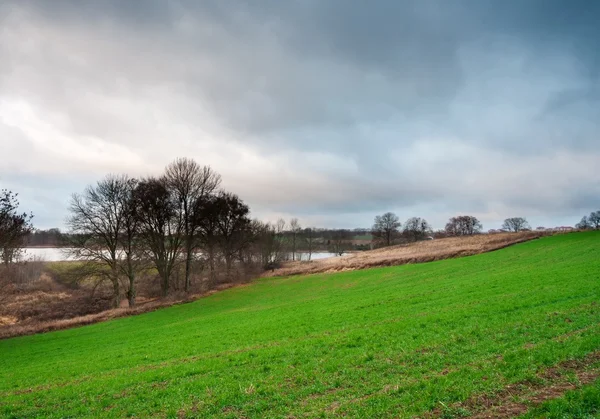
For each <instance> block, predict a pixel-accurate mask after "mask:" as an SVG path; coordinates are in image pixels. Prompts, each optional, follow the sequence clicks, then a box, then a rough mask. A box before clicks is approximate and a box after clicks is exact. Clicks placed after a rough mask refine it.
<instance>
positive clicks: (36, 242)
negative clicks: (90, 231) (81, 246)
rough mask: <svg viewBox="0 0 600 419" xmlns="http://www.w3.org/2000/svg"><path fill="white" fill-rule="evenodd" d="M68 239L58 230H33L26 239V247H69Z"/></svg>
mask: <svg viewBox="0 0 600 419" xmlns="http://www.w3.org/2000/svg"><path fill="white" fill-rule="evenodd" d="M68 242H69V239H68V237H66V236H65V234H63V233H62V232H61V231H60V229H58V228H50V229H47V230H41V229H36V230H33V231H32V232H31V233H30V234H29V235H28V236H27V237H26V239H25V246H26V247H41V246H45V247H61V246H65V245H67V244H68Z"/></svg>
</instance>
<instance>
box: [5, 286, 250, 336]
mask: <svg viewBox="0 0 600 419" xmlns="http://www.w3.org/2000/svg"><path fill="white" fill-rule="evenodd" d="M244 285H247V284H237V283H228V284H221V285H219V286H218V287H217V288H216V289H214V290H211V291H208V292H205V293H199V294H189V295H185V294H183V295H179V296H172V297H169V298H166V299H159V298H155V299H148V300H145V299H143V298H138V301H139V304H138V305H137V306H136V307H134V308H114V309H109V310H104V311H101V312H99V313H92V314H87V315H82V316H76V317H72V318H66V319H55V320H46V321H43V320H38V319H31V320H29V321H28V320H25V321H22V322H14V320H16V318H11V316H0V320H3V321H5V323H4V324H3V323H2V322H0V340H1V339H8V338H12V337H16V336H25V335H33V334H36V333H45V332H51V331H54V330H63V329H71V328H73V327H79V326H85V325H88V324H93V323H99V322H103V321H108V320H112V319H116V318H119V317H127V316H134V315H136V314H142V313H148V312H151V311H155V310H158V309H160V308H165V307H170V306H173V305H176V304H183V303H189V302H192V301H195V300H197V299H199V298H201V297H206V296H208V295H212V294H214V293H216V292H218V291H222V290H225V289H227V288H232V287H236V286H244ZM11 320H12V321H11Z"/></svg>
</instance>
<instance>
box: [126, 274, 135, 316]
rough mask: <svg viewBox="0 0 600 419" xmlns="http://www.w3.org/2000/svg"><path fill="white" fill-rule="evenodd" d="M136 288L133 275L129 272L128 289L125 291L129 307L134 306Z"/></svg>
mask: <svg viewBox="0 0 600 419" xmlns="http://www.w3.org/2000/svg"><path fill="white" fill-rule="evenodd" d="M136 294H137V293H136V290H135V276H134V275H132V274H130V275H129V291H127V300H128V301H129V308H132V307H134V306H135V297H136Z"/></svg>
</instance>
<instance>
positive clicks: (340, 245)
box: [329, 229, 352, 256]
mask: <svg viewBox="0 0 600 419" xmlns="http://www.w3.org/2000/svg"><path fill="white" fill-rule="evenodd" d="M351 238H352V232H351V231H349V230H343V229H340V230H332V231H331V232H330V239H329V251H330V252H331V253H335V254H336V255H338V256H342V255H343V254H344V253H345V252H346V251H348V249H350V248H351V247H352V245H351V243H350V239H351Z"/></svg>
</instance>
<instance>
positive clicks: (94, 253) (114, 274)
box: [67, 175, 135, 307]
mask: <svg viewBox="0 0 600 419" xmlns="http://www.w3.org/2000/svg"><path fill="white" fill-rule="evenodd" d="M134 187H135V181H134V180H132V179H130V178H128V177H127V176H115V175H108V176H107V177H105V178H104V179H103V180H101V181H99V182H98V183H97V184H96V185H91V186H88V187H87V188H86V189H85V191H84V192H83V194H74V195H73V196H72V198H71V203H70V206H69V212H70V216H69V218H68V219H67V225H68V226H69V228H70V232H71V237H72V240H73V242H72V250H71V254H72V256H73V257H75V258H76V259H79V260H83V261H85V262H87V263H88V266H87V267H88V269H87V270H86V271H87V272H88V273H90V274H93V275H95V276H99V277H100V278H101V279H108V280H109V281H110V282H111V284H112V287H113V307H118V306H119V305H120V302H121V300H120V298H121V297H120V287H119V274H120V268H121V267H122V266H121V265H120V260H121V256H123V254H122V252H123V250H124V249H125V248H127V247H130V246H131V243H129V244H126V243H124V240H127V239H126V238H124V236H123V232H124V230H125V229H126V228H127V227H126V224H128V223H131V220H130V219H129V220H128V218H129V217H133V216H134V214H133V213H132V212H130V210H129V205H130V202H131V200H132V193H133V188H134ZM133 235H134V231H133V230H132V231H131V232H130V237H129V239H130V240H133V238H134V237H133ZM133 280H135V277H133V278H132V281H133ZM133 302H135V301H134V299H133Z"/></svg>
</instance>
